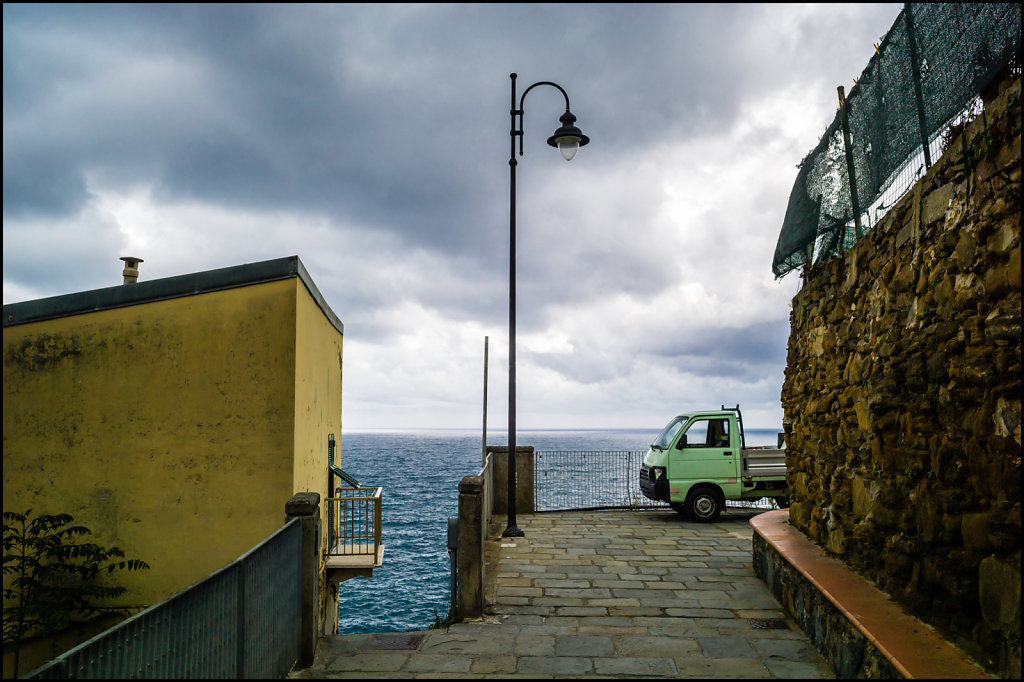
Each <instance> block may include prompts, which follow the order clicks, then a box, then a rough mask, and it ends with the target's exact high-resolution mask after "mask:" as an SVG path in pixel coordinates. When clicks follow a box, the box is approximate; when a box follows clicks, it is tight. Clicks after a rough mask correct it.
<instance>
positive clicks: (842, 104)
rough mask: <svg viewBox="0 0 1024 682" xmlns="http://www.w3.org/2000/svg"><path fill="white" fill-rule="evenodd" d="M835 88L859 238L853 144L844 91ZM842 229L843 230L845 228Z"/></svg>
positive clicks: (858, 209)
mask: <svg viewBox="0 0 1024 682" xmlns="http://www.w3.org/2000/svg"><path fill="white" fill-rule="evenodd" d="M836 90H837V91H838V92H839V120H840V123H841V125H842V128H843V149H844V150H845V151H846V174H847V176H849V180H850V207H851V208H852V209H853V226H854V229H856V231H857V238H858V239H860V199H859V198H858V196H857V174H856V172H855V171H854V166H853V145H852V144H851V143H850V120H849V116H848V115H847V111H848V108H847V106H846V92H845V88H843V86H842V85H840V86H839V87H838V88H836ZM843 229H844V231H845V229H846V228H843ZM843 237H844V238H845V237H846V235H845V234H843ZM844 241H845V239H844ZM840 246H841V245H840Z"/></svg>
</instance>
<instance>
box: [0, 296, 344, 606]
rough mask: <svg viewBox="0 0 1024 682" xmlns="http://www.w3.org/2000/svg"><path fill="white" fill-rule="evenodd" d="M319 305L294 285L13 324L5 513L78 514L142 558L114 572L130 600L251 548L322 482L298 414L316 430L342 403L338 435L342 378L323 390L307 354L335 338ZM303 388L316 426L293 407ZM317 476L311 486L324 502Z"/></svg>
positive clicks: (158, 593)
mask: <svg viewBox="0 0 1024 682" xmlns="http://www.w3.org/2000/svg"><path fill="white" fill-rule="evenodd" d="M310 301H311V299H310V298H309V295H308V292H307V291H306V290H305V287H304V285H303V283H302V281H301V280H300V279H299V278H296V277H292V278H289V279H284V280H280V281H275V282H269V283H262V284H253V285H249V286H243V287H238V288H234V289H228V290H225V291H217V292H211V293H203V294H196V295H192V296H185V297H182V298H174V299H170V300H164V301H153V302H148V303H144V304H139V305H132V306H128V307H124V308H117V309H112V310H102V311H98V312H92V313H88V314H82V315H73V316H69V317H62V318H58V319H53V320H47V321H42V322H33V323H28V324H21V325H14V326H9V327H5V328H4V333H3V347H4V381H3V385H4V388H3V391H4V393H3V427H4V430H3V465H4V474H3V479H4V484H3V498H4V501H3V508H4V509H5V510H19V511H24V510H26V509H29V508H31V509H32V510H33V511H35V512H44V513H58V512H67V513H70V514H72V515H73V516H74V517H75V520H76V521H77V522H79V523H81V524H82V525H85V526H87V527H89V528H91V529H92V530H93V531H94V532H95V539H96V540H97V541H98V542H101V543H104V544H115V545H117V546H119V547H121V548H122V549H124V550H125V552H126V554H127V556H128V557H132V558H140V559H143V560H145V561H147V562H148V563H149V564H150V565H151V566H152V568H151V570H149V571H142V572H138V573H132V574H127V573H124V574H121V577H120V582H121V583H122V584H123V585H125V586H126V587H128V588H129V595H130V596H128V597H127V598H126V600H124V602H123V603H133V604H135V603H140V602H141V603H144V604H152V603H155V602H157V601H159V600H161V599H164V598H166V597H168V596H170V595H171V594H173V593H174V592H176V591H178V590H180V589H182V588H184V587H186V586H188V585H189V584H191V583H193V582H195V581H197V580H199V579H201V578H202V577H204V576H205V575H207V574H209V573H210V572H212V571H214V570H216V569H218V568H220V567H221V566H223V565H224V564H226V563H227V562H229V561H231V560H232V559H235V558H236V557H238V556H239V555H241V554H242V553H244V552H245V551H247V550H248V549H250V548H251V547H252V546H253V545H255V544H256V543H257V542H259V541H260V540H261V539H263V538H264V537H266V536H267V535H269V534H270V533H271V532H272V531H273V530H275V529H276V528H278V527H280V525H281V523H282V521H283V517H284V503H285V502H286V501H287V500H288V498H289V497H291V495H292V494H293V492H295V491H298V490H300V489H302V488H303V486H304V485H306V484H307V482H309V483H310V484H312V483H313V482H314V481H315V479H316V478H317V476H316V472H317V469H318V467H319V471H320V472H326V435H324V443H325V445H324V448H323V463H322V464H319V465H318V463H317V462H316V454H315V453H314V451H313V449H312V445H311V444H307V443H306V436H303V437H302V438H301V439H300V437H299V436H298V435H296V434H297V432H298V430H297V429H296V426H297V422H299V421H300V415H301V421H302V424H301V427H302V428H301V429H299V430H301V431H312V430H314V429H312V428H311V427H310V425H311V424H313V423H314V422H315V415H314V414H313V410H314V409H315V408H316V407H317V405H321V406H322V412H323V414H325V415H326V414H329V413H330V409H333V408H331V407H329V405H328V404H327V402H326V397H327V396H330V397H331V399H332V400H333V399H334V396H337V398H336V400H337V404H338V408H337V410H336V411H335V412H336V414H337V422H338V427H337V428H338V430H337V431H336V434H337V436H338V437H339V438H340V411H341V410H340V399H341V398H340V393H341V387H340V371H338V372H337V376H336V378H334V379H329V378H321V379H319V380H314V379H315V377H316V374H317V370H315V368H314V367H315V363H316V360H315V359H314V358H313V357H312V354H313V353H314V352H320V351H321V350H322V348H321V347H326V346H328V345H330V344H329V343H328V342H327V341H325V340H322V339H321V340H315V339H317V338H319V337H321V336H330V335H329V334H321V332H322V329H321V327H322V326H323V325H322V324H321V322H320V321H318V320H317V319H316V314H315V313H316V310H315V303H312V306H313V308H314V310H310ZM297 308H298V310H297ZM299 311H301V312H299ZM320 317H321V319H323V315H322V314H321V315H320ZM297 319H299V320H301V325H297V324H296V320H297ZM328 326H329V327H330V325H329V324H328ZM300 328H301V329H302V330H308V333H307V331H297V330H299V329H300ZM331 331H333V332H334V334H333V336H335V337H337V338H336V342H337V346H338V352H339V354H340V344H341V341H340V333H339V332H337V330H334V329H333V327H331ZM307 337H313V338H307ZM297 346H299V347H300V348H301V349H302V351H301V355H302V359H301V360H298V359H297V355H296V347H297ZM307 349H309V350H307ZM307 353H309V357H307ZM332 366H333V367H335V368H337V366H338V358H336V357H335V358H333V365H332ZM300 367H301V368H303V369H302V372H301V375H300V373H299V372H298V371H297V369H298V368H300ZM306 375H308V376H309V377H310V379H306V378H305V377H306ZM321 383H323V387H322V388H321V386H320V384H321ZM310 391H312V394H313V396H314V399H315V400H314V404H313V406H312V407H310V408H309V410H310V412H309V413H308V414H307V413H306V412H305V411H304V409H302V408H300V407H297V405H299V403H298V402H297V401H296V396H297V392H298V393H299V394H302V396H303V398H302V399H303V400H306V399H307V398H308V394H309V393H310ZM321 396H324V398H321ZM332 426H333V423H332ZM318 428H319V427H318ZM300 442H301V445H302V448H303V450H302V451H301V453H300V450H299V445H300ZM307 450H308V451H307ZM296 455H298V456H296ZM321 478H324V483H323V484H321V485H320V486H319V487H313V488H310V489H312V490H317V491H321V488H323V489H324V490H323V491H322V492H321V494H324V492H325V489H326V479H325V475H321ZM300 481H301V482H300Z"/></svg>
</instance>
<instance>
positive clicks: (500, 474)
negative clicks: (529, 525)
mask: <svg viewBox="0 0 1024 682" xmlns="http://www.w3.org/2000/svg"><path fill="white" fill-rule="evenodd" d="M487 454H488V455H490V456H491V462H492V467H493V469H492V470H493V475H494V490H493V497H492V498H491V502H492V505H493V506H492V507H491V512H492V513H494V514H506V513H508V446H505V445H488V446H487ZM533 511H534V501H533V446H532V445H519V446H516V514H530V513H532V512H533Z"/></svg>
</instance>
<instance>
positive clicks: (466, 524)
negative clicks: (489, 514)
mask: <svg viewBox="0 0 1024 682" xmlns="http://www.w3.org/2000/svg"><path fill="white" fill-rule="evenodd" d="M483 500H484V479H483V477H482V476H464V477H463V478H462V481H460V482H459V517H458V518H459V521H458V524H459V531H458V548H457V549H456V564H457V566H458V572H457V574H456V577H455V579H456V581H457V583H458V584H457V585H456V590H455V602H454V606H455V616H456V617H457V618H479V617H480V616H482V615H483V613H484V539H485V538H486V533H487V529H486V528H484V509H483Z"/></svg>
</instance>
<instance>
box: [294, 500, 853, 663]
mask: <svg viewBox="0 0 1024 682" xmlns="http://www.w3.org/2000/svg"><path fill="white" fill-rule="evenodd" d="M755 513H756V512H753V511H748V510H736V509H728V510H726V511H725V512H724V513H723V514H722V516H721V517H720V518H719V520H718V521H717V522H716V523H713V524H695V523H691V522H689V521H688V520H686V519H685V518H683V517H682V516H680V515H678V514H676V513H675V512H672V511H669V510H645V511H640V510H599V511H586V512H548V513H542V514H520V515H518V516H517V522H518V525H519V527H520V528H521V529H522V530H523V531H524V533H525V537H522V538H490V539H489V540H488V546H489V548H490V555H491V556H492V557H493V559H492V562H491V563H489V564H488V566H487V570H486V572H485V574H486V577H487V582H488V585H487V603H488V605H489V606H488V614H487V615H486V616H484V617H483V618H480V619H476V620H473V621H466V622H462V623H456V624H453V625H452V626H451V627H449V628H447V629H440V630H427V631H423V632H417V633H406V634H410V635H419V637H411V638H409V642H410V646H412V645H414V648H410V649H407V650H401V651H394V650H390V651H388V650H380V649H377V648H375V647H374V641H375V640H374V639H373V637H374V635H366V634H362V635H337V636H334V637H327V638H324V639H323V640H322V641H321V644H320V647H319V649H318V651H317V655H316V660H315V661H314V663H313V666H312V667H310V668H307V669H304V670H299V671H295V672H293V673H292V674H291V675H290V677H294V678H313V677H316V678H321V677H339V678H341V677H393V678H410V677H416V678H420V677H435V678H436V677H459V678H461V677H472V678H481V677H531V678H564V677H587V678H589V677H594V678H601V677H609V678H638V677H640V678H708V677H716V678H718V677H723V678H725V677H728V678H785V679H793V678H800V679H807V678H811V679H817V678H832V677H834V675H833V673H832V671H831V668H830V667H829V665H828V663H827V662H826V661H825V660H824V659H823V658H822V657H821V656H820V655H819V654H818V653H817V651H816V650H815V649H814V647H813V646H812V645H811V643H810V641H809V640H808V639H807V637H806V635H804V634H803V632H801V631H800V629H799V628H798V626H797V625H796V623H795V622H794V621H792V620H791V619H790V618H789V617H788V616H787V615H786V614H785V611H784V610H783V609H782V608H781V606H780V605H779V604H778V603H777V602H776V601H775V600H774V599H773V598H772V596H771V594H770V593H769V592H768V590H767V588H766V587H764V585H763V584H762V583H761V582H760V581H759V580H757V579H756V578H755V577H754V571H753V567H752V565H751V550H752V535H753V531H752V529H751V527H750V523H749V521H750V518H751V517H752V516H753V515H754V514H755ZM498 521H499V522H500V523H499V524H498V528H502V527H504V522H503V521H501V519H500V517H499V518H498ZM341 589H344V585H342V587H341ZM765 621H771V622H770V623H769V625H771V626H774V627H768V628H766V626H765ZM755 622H757V623H756V626H755Z"/></svg>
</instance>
